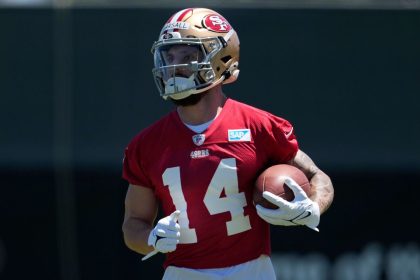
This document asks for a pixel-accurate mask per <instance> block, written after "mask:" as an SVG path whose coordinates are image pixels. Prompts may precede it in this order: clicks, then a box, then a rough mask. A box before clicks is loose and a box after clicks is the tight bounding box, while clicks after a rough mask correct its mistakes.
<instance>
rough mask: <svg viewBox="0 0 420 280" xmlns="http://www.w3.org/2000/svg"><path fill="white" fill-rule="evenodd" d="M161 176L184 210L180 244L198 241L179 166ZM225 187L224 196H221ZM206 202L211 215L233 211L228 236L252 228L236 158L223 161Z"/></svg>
mask: <svg viewBox="0 0 420 280" xmlns="http://www.w3.org/2000/svg"><path fill="white" fill-rule="evenodd" d="M162 179H163V183H164V184H165V185H166V186H168V187H169V193H170V195H171V198H172V201H173V203H174V205H175V207H176V209H178V210H180V211H181V214H180V216H179V219H178V221H179V225H180V226H181V240H180V243H184V244H186V243H197V234H196V232H195V229H194V228H190V227H189V224H190V221H189V220H188V215H187V202H186V201H185V197H184V194H183V192H182V186H181V175H180V170H179V167H171V168H168V169H166V170H165V172H164V173H163V175H162ZM223 190H224V191H225V196H223V197H222V193H223ZM203 201H204V204H205V205H206V207H207V210H208V211H209V213H210V214H211V215H215V214H220V213H224V212H230V215H231V220H230V221H228V222H226V230H227V234H228V235H234V234H237V233H241V232H244V231H247V230H249V229H251V224H250V222H249V217H248V216H245V215H244V207H245V206H246V205H247V203H246V199H245V194H244V193H243V192H241V193H240V192H239V187H238V176H237V168H236V160H235V159H234V158H226V159H222V160H221V161H220V163H219V165H218V166H217V169H216V172H215V173H214V175H213V178H212V179H211V182H210V185H209V186H208V188H207V191H206V194H205V196H204V200H203Z"/></svg>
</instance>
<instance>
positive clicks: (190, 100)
mask: <svg viewBox="0 0 420 280" xmlns="http://www.w3.org/2000/svg"><path fill="white" fill-rule="evenodd" d="M204 94H206V93H205V92H202V93H197V94H191V95H190V96H188V97H186V98H183V99H178V100H176V99H172V98H169V99H170V100H171V101H172V103H174V104H175V105H176V106H182V107H187V106H193V105H196V104H197V103H198V102H200V100H201V99H202V98H203V96H204Z"/></svg>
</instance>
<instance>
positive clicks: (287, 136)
mask: <svg viewBox="0 0 420 280" xmlns="http://www.w3.org/2000/svg"><path fill="white" fill-rule="evenodd" d="M292 133H293V127H292V130H290V131H289V132H288V133H286V138H287V139H289V137H290V136H291V135H292Z"/></svg>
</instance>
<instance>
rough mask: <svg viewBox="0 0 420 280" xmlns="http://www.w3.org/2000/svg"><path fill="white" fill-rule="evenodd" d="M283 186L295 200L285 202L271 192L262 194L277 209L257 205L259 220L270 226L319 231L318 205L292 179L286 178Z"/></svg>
mask: <svg viewBox="0 0 420 280" xmlns="http://www.w3.org/2000/svg"><path fill="white" fill-rule="evenodd" d="M285 184H286V185H287V186H288V187H289V188H290V189H291V190H292V191H293V193H294V195H295V198H294V199H293V200H292V201H287V200H285V199H283V198H281V197H279V196H277V195H275V194H273V193H271V192H267V191H265V192H263V197H264V198H265V199H267V200H268V201H269V202H271V203H272V204H274V205H276V206H278V207H279V208H278V209H268V208H264V207H262V206H261V205H257V206H256V208H257V213H258V215H259V216H260V217H261V219H263V220H265V221H266V222H267V223H270V224H272V225H281V226H296V225H305V226H307V227H309V228H311V229H313V230H315V231H319V230H318V228H317V226H318V225H319V220H320V212H319V205H318V203H316V202H315V201H312V200H311V199H310V198H309V197H308V195H307V194H306V193H305V191H304V190H303V189H302V188H301V187H300V186H299V184H298V183H296V182H295V181H294V180H293V179H292V178H287V179H286V180H285Z"/></svg>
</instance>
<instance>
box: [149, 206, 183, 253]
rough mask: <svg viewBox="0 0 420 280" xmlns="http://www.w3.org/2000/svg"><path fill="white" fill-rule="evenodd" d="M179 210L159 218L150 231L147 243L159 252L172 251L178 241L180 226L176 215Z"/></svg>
mask: <svg viewBox="0 0 420 280" xmlns="http://www.w3.org/2000/svg"><path fill="white" fill-rule="evenodd" d="M180 213H181V212H180V211H179V210H176V211H174V212H173V213H172V214H171V215H169V216H166V217H165V218H162V219H160V220H159V222H158V223H157V224H156V226H155V228H154V229H153V230H152V231H151V232H150V235H149V239H148V241H147V243H148V244H149V246H153V247H154V248H155V251H158V252H161V253H168V252H173V251H175V249H176V246H177V244H178V243H179V237H180V236H181V234H180V226H179V224H178V217H179V214H180Z"/></svg>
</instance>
